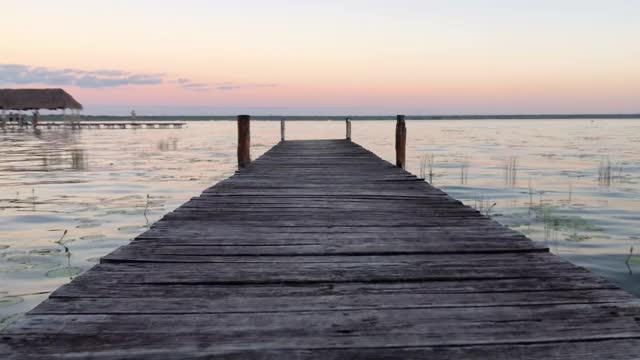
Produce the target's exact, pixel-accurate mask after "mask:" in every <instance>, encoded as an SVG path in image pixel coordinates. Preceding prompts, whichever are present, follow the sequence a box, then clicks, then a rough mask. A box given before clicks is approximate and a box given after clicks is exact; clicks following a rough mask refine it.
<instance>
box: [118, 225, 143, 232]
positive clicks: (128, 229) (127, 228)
mask: <svg viewBox="0 0 640 360" xmlns="http://www.w3.org/2000/svg"><path fill="white" fill-rule="evenodd" d="M146 229H147V227H146V226H144V225H142V226H140V225H128V226H121V227H119V228H118V230H120V231H125V232H135V231H144V230H146Z"/></svg>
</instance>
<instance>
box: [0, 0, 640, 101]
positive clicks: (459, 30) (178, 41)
mask: <svg viewBox="0 0 640 360" xmlns="http://www.w3.org/2000/svg"><path fill="white" fill-rule="evenodd" d="M266 3H267V2H261V1H257V0H239V1H234V2H233V4H230V2H228V1H203V0H185V1H181V2H171V1H150V0H149V1H147V0H139V1H122V0H115V1H112V2H109V3H108V4H104V3H98V2H87V1H84V2H82V1H74V0H62V1H57V2H50V1H37V0H31V1H29V0H21V1H17V0H5V1H4V2H3V20H2V21H3V36H2V37H0V49H2V50H1V51H2V53H1V55H0V86H1V87H63V88H65V89H67V90H68V91H69V92H70V93H72V94H73V95H74V97H76V98H77V99H78V100H79V101H80V102H82V103H83V104H84V105H85V107H86V112H87V113H105V112H122V111H123V109H125V108H129V107H130V108H145V109H149V108H152V107H153V106H162V107H163V108H172V107H173V108H175V109H179V111H183V112H187V113H188V112H189V108H191V107H210V108H211V109H212V111H213V110H214V109H215V111H220V112H225V111H229V112H231V111H235V110H236V109H239V108H240V109H241V108H243V107H247V108H262V109H264V110H261V111H263V112H268V111H269V110H268V108H277V109H278V111H280V112H281V111H287V110H286V109H290V111H291V112H298V113H305V112H306V113H323V112H324V113H332V114H333V113H336V114H337V113H340V112H341V111H343V110H344V111H347V110H349V109H351V110H352V111H356V112H359V113H369V114H384V113H391V114H393V113H396V112H403V113H414V114H417V113H422V114H466V113H494V114H495V113H570V112H573V113H576V112H579V113H585V112H590V113H611V112H615V113H629V112H640V101H639V100H640V99H639V98H640V96H639V95H638V94H640V66H638V65H637V59H638V58H640V42H638V41H637V35H638V34H640V25H639V23H638V22H637V21H636V19H634V17H633V16H632V14H634V13H635V14H638V13H640V3H636V2H629V1H623V0H614V1H610V2H606V3H604V2H601V1H595V0H593V1H591V0H587V1H577V0H575V1H574V0H567V1H563V2H562V4H558V2H557V1H551V0H541V1H537V2H529V3H528V4H525V2H518V3H517V4H516V3H514V2H513V1H499V0H478V1H471V0H460V1H457V2H451V3H450V2H442V1H413V0H399V1H396V2H393V6H392V5H391V2H386V1H377V0H372V1H363V0H362V1H361V0H352V1H330V0H328V1H308V2H295V1H286V0H278V1H272V2H268V4H269V5H268V6H267V5H266ZM453 3H455V5H452V4H453ZM65 69H73V71H69V70H67V71H66V72H65V71H64V70H65ZM104 70H109V71H104ZM116 109H118V110H116ZM225 109H227V110H225ZM176 111H178V110H176Z"/></svg>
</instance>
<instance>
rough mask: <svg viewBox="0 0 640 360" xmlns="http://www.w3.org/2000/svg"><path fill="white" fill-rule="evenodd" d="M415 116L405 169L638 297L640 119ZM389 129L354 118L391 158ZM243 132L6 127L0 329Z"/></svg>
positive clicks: (144, 218) (231, 150)
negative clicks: (421, 118)
mask: <svg viewBox="0 0 640 360" xmlns="http://www.w3.org/2000/svg"><path fill="white" fill-rule="evenodd" d="M407 128H408V140H407V143H408V149H407V150H408V151H407V154H408V156H407V160H408V161H407V163H408V170H409V171H411V172H413V173H414V174H421V175H424V177H425V178H427V179H429V178H431V180H432V182H433V183H434V185H436V186H439V187H441V188H442V189H443V190H445V191H447V192H448V193H450V194H451V195H452V196H454V197H456V198H458V199H460V200H463V201H464V202H465V203H467V204H468V205H471V206H474V207H476V208H478V209H479V210H481V211H482V212H484V213H487V214H488V215H490V216H491V217H493V218H494V219H495V220H497V221H499V222H501V223H503V224H505V225H507V226H509V227H511V228H513V229H515V230H517V231H520V232H522V233H524V234H526V235H528V236H529V237H531V238H532V239H534V240H535V241H539V242H542V243H544V244H546V245H548V246H549V247H550V248H551V249H552V251H553V252H554V253H556V254H558V255H560V256H563V257H565V258H567V259H569V260H571V261H573V262H575V263H577V264H579V265H581V266H585V267H587V268H589V269H591V270H593V271H596V272H598V273H599V274H601V275H603V276H605V277H607V278H609V279H610V280H612V281H614V282H615V283H617V284H619V285H621V286H623V287H624V288H626V289H628V290H629V291H632V292H634V293H636V294H639V295H640V284H638V282H637V281H636V280H637V279H638V276H637V275H636V274H635V272H637V273H640V246H638V245H637V243H640V230H639V229H638V227H637V224H638V221H639V220H640V213H639V210H640V202H639V200H640V185H639V184H640V155H638V154H640V137H639V136H638V135H637V134H640V120H596V121H590V120H571V121H566V120H562V121H560V120H558V121H551V120H545V121H538V120H535V121H534V120H526V121H524V120H523V121H520V120H518V121H515V120H514V121H480V120H475V121H420V122H418V121H409V122H408V124H407ZM394 129H395V123H394V122H391V121H357V122H354V123H353V140H354V141H356V142H358V143H360V144H361V145H363V146H365V147H367V148H368V149H370V150H372V151H374V152H375V153H376V154H378V155H379V156H381V157H382V158H384V159H386V160H390V161H391V160H393V159H394V156H395V155H394V153H393V140H394V131H395V130H394ZM251 133H252V145H253V147H252V152H253V153H252V155H253V156H254V157H255V156H258V155H260V154H262V153H263V152H264V151H266V150H267V149H269V148H270V147H271V146H272V145H274V144H275V143H276V142H277V141H278V140H279V136H280V125H279V123H277V122H256V121H254V122H253V123H252V131H251ZM235 136H236V128H235V123H234V122H227V121H218V122H190V123H189V124H188V126H187V127H186V128H183V129H137V130H133V129H126V130H121V129H117V130H116V129H110V130H107V129H95V130H76V131H64V130H42V131H41V132H38V133H34V132H33V131H30V130H29V131H24V132H6V133H3V132H1V131H0V154H1V155H2V156H1V157H0V328H1V327H2V326H3V324H7V323H9V322H10V321H12V320H14V319H15V317H16V316H19V315H20V314H21V313H23V312H25V311H28V310H29V309H31V308H33V307H34V306H35V305H36V304H38V303H39V302H40V301H42V300H43V299H45V298H46V297H47V295H48V294H49V293H50V292H51V291H53V290H54V289H56V288H57V287H59V286H60V285H62V284H64V283H66V282H68V281H70V280H71V279H73V278H74V277H75V276H77V275H79V274H80V273H82V272H83V271H85V270H87V269H89V268H90V267H91V266H93V265H94V264H96V263H97V262H98V259H99V258H100V257H101V256H103V255H105V254H107V253H109V252H111V251H112V250H114V249H115V248H117V247H118V246H121V245H124V244H126V243H127V242H128V241H129V240H130V239H132V238H134V237H135V236H136V235H138V234H140V233H141V232H143V231H145V230H146V229H147V227H148V226H149V224H151V223H153V222H154V221H157V220H158V219H159V218H160V217H161V216H162V215H164V214H165V213H167V212H169V211H171V210H172V209H174V208H176V207H177V206H179V205H180V204H182V203H184V202H185V201H187V200H188V199H189V198H191V197H192V196H195V195H198V194H199V193H200V192H201V191H202V190H204V189H205V188H207V187H209V186H211V185H213V184H214V183H216V182H217V181H219V180H221V179H224V178H226V177H228V176H230V175H232V174H233V172H234V171H235V166H236V158H235ZM343 136H344V124H343V123H342V122H333V121H332V122H326V121H314V122H289V123H288V124H287V137H288V138H289V139H291V138H296V139H302V138H341V137H343ZM632 246H636V247H637V248H638V249H637V253H638V255H637V257H636V256H629V252H630V248H631V247H632ZM559 275H561V274H559Z"/></svg>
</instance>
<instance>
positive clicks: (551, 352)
mask: <svg viewBox="0 0 640 360" xmlns="http://www.w3.org/2000/svg"><path fill="white" fill-rule="evenodd" d="M150 344H152V345H153V346H150ZM639 350H640V340H638V339H622V340H590V341H579V342H577V341H570V342H552V343H533V344H506V345H467V346H417V347H414V346H412V347H385V345H384V341H382V342H381V343H380V345H378V346H376V347H369V348H357V347H347V346H345V347H342V348H337V347H331V348H318V349H295V348H290V347H286V346H283V347H282V348H278V349H261V348H257V346H254V347H253V348H251V349H221V348H219V347H218V344H217V343H213V342H211V340H210V338H209V336H208V335H199V334H191V335H183V334H176V335H171V336H166V335H164V334H160V335H156V334H149V335H145V336H144V337H139V336H124V335H121V334H115V335H114V334H103V335H91V334H89V335H87V334H82V335H64V334H62V335H58V336H57V337H55V338H53V337H46V336H42V335H27V336H22V337H11V338H9V339H7V340H5V342H0V356H2V359H6V360H15V359H30V360H36V359H38V360H39V359H44V360H60V359H69V358H73V359H75V358H86V357H87V356H88V355H89V354H90V358H91V359H99V360H106V359H109V360H116V359H118V360H120V359H121V360H129V359H132V358H137V359H140V358H144V359H164V360H173V359H211V358H222V359H227V360H236V359H238V360H244V359H264V360H268V359H274V360H280V359H308V360H342V359H361V360H378V359H385V360H388V359H430V360H451V359H465V360H487V359H490V360H514V359H518V360H540V359H545V360H547V359H548V360H601V359H607V360H631V359H636V358H637V357H636V355H635V354H637V353H638V352H639Z"/></svg>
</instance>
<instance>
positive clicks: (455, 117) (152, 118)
mask: <svg viewBox="0 0 640 360" xmlns="http://www.w3.org/2000/svg"><path fill="white" fill-rule="evenodd" d="M346 117H347V116H346V115H345V116H321V115H302V116H295V115H286V116H284V115H263V116H260V115H257V116H252V117H251V119H252V120H257V121H261V120H262V121H276V120H282V119H284V120H294V121H318V120H327V121H330V120H333V121H344V119H345V118H346ZM349 118H350V119H351V120H354V121H358V120H368V121H371V120H395V119H396V117H395V115H394V116H390V115H389V116H383V115H358V116H349ZM406 118H407V120H571V119H586V120H598V119H640V114H537V115H536V114H534V115H407V117H406ZM40 119H41V121H62V120H63V117H62V115H41V116H40ZM235 119H236V117H235V116H231V115H198V116H189V115H185V116H180V115H170V116H137V117H136V118H135V121H211V120H218V121H229V120H235ZM80 120H81V121H122V120H126V121H131V120H132V119H131V117H130V116H111V115H81V116H80Z"/></svg>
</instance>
